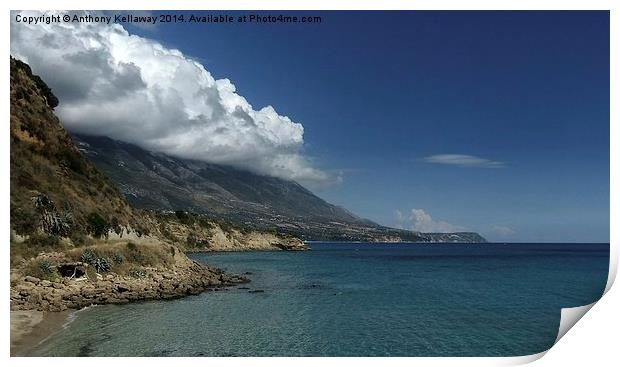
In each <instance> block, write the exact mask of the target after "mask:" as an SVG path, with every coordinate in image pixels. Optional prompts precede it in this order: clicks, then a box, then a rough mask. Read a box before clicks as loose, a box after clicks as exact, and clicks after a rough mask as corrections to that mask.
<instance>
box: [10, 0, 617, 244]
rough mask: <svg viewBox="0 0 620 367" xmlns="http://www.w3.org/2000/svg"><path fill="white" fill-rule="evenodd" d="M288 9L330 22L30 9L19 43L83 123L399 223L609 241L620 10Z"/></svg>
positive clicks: (529, 237) (62, 108) (16, 49)
mask: <svg viewBox="0 0 620 367" xmlns="http://www.w3.org/2000/svg"><path fill="white" fill-rule="evenodd" d="M196 13H197V12H183V13H181V12H178V13H176V14H177V15H178V14H184V15H185V16H188V15H189V14H196ZM279 13H280V12H275V14H279ZM157 14H158V13H155V15H157ZM204 14H217V13H215V12H206V13H204ZM226 14H231V15H233V16H238V15H241V14H248V12H241V13H239V12H226ZM265 14H274V12H268V13H265ZM285 14H288V15H295V14H296V15H313V16H314V15H319V16H321V18H322V21H321V22H320V23H312V24H239V23H233V24H158V25H155V26H135V25H131V24H125V25H123V27H122V28H121V27H119V26H107V25H98V24H94V25H92V24H91V25H82V24H78V25H73V24H72V25H65V26H64V27H62V28H59V27H58V25H49V26H42V25H36V26H35V25H25V24H23V23H20V24H16V23H15V21H13V23H12V29H11V53H12V54H13V55H14V56H18V57H21V58H24V59H26V61H27V62H29V63H30V64H31V66H33V69H34V71H35V73H39V74H41V75H42V77H43V78H44V79H45V80H46V81H47V82H48V84H50V86H51V87H52V89H53V90H54V91H55V93H57V94H59V98H60V101H61V104H60V105H59V107H58V108H57V113H58V114H59V115H60V117H61V119H62V120H63V123H65V126H66V127H67V128H69V129H70V130H75V131H79V132H87V133H96V134H105V135H108V136H111V137H114V138H117V139H120V140H126V141H129V142H132V143H136V144H138V145H141V146H143V147H145V148H147V149H151V150H158V151H163V152H166V153H169V154H173V155H178V156H182V157H188V158H195V159H203V160H209V161H213V162H216V163H222V164H231V165H236V166H239V167H241V168H246V169H249V170H253V171H255V172H258V173H260V174H267V175H273V176H276V177H281V178H285V179H293V180H296V181H298V182H300V183H302V184H303V185H305V186H307V187H309V188H310V189H312V190H313V191H314V192H315V193H317V194H318V195H319V196H320V197H322V198H324V199H326V200H327V201H329V202H331V203H334V204H337V205H342V206H344V207H346V208H347V209H349V210H351V211H353V212H354V213H356V214H358V215H360V216H362V217H365V218H368V219H371V220H373V221H376V222H378V223H380V224H383V225H388V226H393V227H399V228H405V229H414V230H421V231H476V232H479V233H481V234H482V235H483V236H485V237H486V238H487V239H489V240H492V241H500V242H502V241H505V242H508V241H511V242H514V241H524V242H537V241H540V242H608V241H609V15H608V13H607V12H523V11H520V12H475V11H468V12H314V11H313V12H296V13H285ZM13 19H14V17H13ZM67 66H70V67H67ZM84 75H89V76H90V77H89V78H84Z"/></svg>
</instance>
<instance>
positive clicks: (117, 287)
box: [11, 261, 249, 311]
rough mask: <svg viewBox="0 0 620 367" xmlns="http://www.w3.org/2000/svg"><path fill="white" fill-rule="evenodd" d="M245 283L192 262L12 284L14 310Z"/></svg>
mask: <svg viewBox="0 0 620 367" xmlns="http://www.w3.org/2000/svg"><path fill="white" fill-rule="evenodd" d="M246 282H249V280H248V279H247V278H245V277H242V276H238V275H228V274H225V273H223V272H222V271H221V270H219V269H216V268H211V267H207V266H204V265H201V264H199V263H196V262H193V261H190V262H189V264H187V266H185V267H182V268H175V269H172V270H167V269H148V270H146V271H144V272H143V273H141V274H137V275H134V276H120V275H117V274H113V273H110V274H106V275H101V274H97V275H96V276H95V277H94V278H93V279H89V278H88V277H80V278H75V277H63V278H59V279H56V280H54V281H50V280H42V279H39V278H36V277H32V276H25V277H21V278H19V279H15V280H14V281H13V282H12V284H11V310H39V311H63V310H66V309H80V308H83V307H86V306H90V305H95V304H99V305H100V304H123V303H128V302H133V301H145V300H155V299H171V298H178V297H183V296H187V295H195V294H199V293H201V292H203V291H208V290H219V289H222V287H226V286H231V285H235V284H239V283H246Z"/></svg>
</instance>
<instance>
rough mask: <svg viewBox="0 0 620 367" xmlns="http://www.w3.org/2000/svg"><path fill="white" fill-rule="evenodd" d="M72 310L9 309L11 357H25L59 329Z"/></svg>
mask: <svg viewBox="0 0 620 367" xmlns="http://www.w3.org/2000/svg"><path fill="white" fill-rule="evenodd" d="M71 312H72V311H61V312H43V311H30V310H28V311H11V357H26V356H29V355H30V353H31V352H32V351H33V350H34V348H35V347H36V346H37V345H39V343H41V342H42V341H43V340H45V339H46V338H48V337H49V336H51V335H53V334H54V333H55V332H57V331H58V330H60V329H61V328H62V327H63V325H64V324H65V323H66V322H67V321H68V319H69V315H70V314H71Z"/></svg>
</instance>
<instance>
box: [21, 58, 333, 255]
mask: <svg viewBox="0 0 620 367" xmlns="http://www.w3.org/2000/svg"><path fill="white" fill-rule="evenodd" d="M57 104H58V99H56V97H55V96H54V95H53V93H52V91H51V89H50V88H49V87H48V86H47V85H46V84H45V82H43V80H41V78H39V77H38V76H37V75H34V74H33V73H32V70H31V69H30V67H29V66H28V65H27V64H25V63H23V62H22V61H20V60H17V59H13V58H11V119H10V137H11V163H10V164H11V166H10V167H11V175H10V180H11V200H10V210H11V230H12V234H14V235H15V236H12V237H11V244H12V250H14V251H12V253H14V254H17V253H20V254H21V255H26V254H30V253H37V251H38V250H41V251H43V252H45V251H48V250H66V249H67V248H75V247H78V246H83V245H86V244H89V243H90V244H93V243H96V242H101V243H102V244H105V243H107V242H110V240H111V237H116V239H117V240H118V239H119V237H123V236H124V238H128V237H132V236H134V237H143V235H146V236H145V237H149V239H148V241H150V242H153V243H164V242H167V243H169V244H174V245H175V246H178V247H180V248H181V249H183V250H191V251H196V250H201V251H203V250H228V251H230V250H249V249H253V250H274V249H284V250H300V249H305V248H306V246H305V245H303V243H301V241H300V240H299V239H296V238H293V237H291V236H281V235H278V234H277V233H275V234H274V233H272V232H268V233H259V232H257V231H251V230H246V229H243V231H242V230H240V228H236V227H233V226H230V224H229V223H224V222H217V221H209V220H208V218H202V217H197V216H193V215H187V214H184V213H167V214H166V213H161V212H151V211H145V210H143V209H141V208H135V207H133V206H132V205H131V203H129V202H128V201H127V200H126V199H125V195H123V193H121V191H119V190H118V188H117V185H116V183H115V182H114V181H111V180H109V179H108V178H107V177H106V175H105V174H104V173H102V172H101V170H100V169H99V168H97V167H96V166H95V165H93V163H92V162H91V161H90V160H89V159H88V157H86V156H85V155H84V154H82V152H80V150H79V149H78V148H77V147H76V145H75V142H74V140H73V138H72V137H71V136H70V135H69V134H68V133H67V131H66V130H65V129H64V128H63V127H62V125H61V123H60V121H59V120H58V118H57V117H56V115H55V114H54V111H53V108H54V107H55V106H56V105H57ZM116 178H117V179H118V177H116ZM166 188H167V187H164V189H166ZM301 194H303V192H302V193H301ZM130 197H133V196H130ZM179 199H181V198H179ZM178 204H179V205H183V206H186V205H187V202H186V201H180V202H178ZM142 207H147V208H148V206H144V205H142ZM151 207H152V208H154V206H151ZM335 212H337V210H335ZM342 215H344V214H342ZM14 239H15V241H13V240H14ZM61 239H63V241H65V240H64V239H66V241H65V242H66V243H65V244H66V245H67V246H63V245H62V244H61V243H60V242H61ZM134 240H138V239H135V238H134ZM139 240H144V239H142V238H139ZM35 242H36V243H35ZM40 244H53V245H54V246H52V248H41V246H39V245H40ZM13 245H15V246H13ZM56 245H58V246H56ZM43 247H45V246H43ZM48 247H49V246H48ZM13 259H15V260H17V259H18V257H17V256H15V257H13V256H12V260H13Z"/></svg>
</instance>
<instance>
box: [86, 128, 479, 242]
mask: <svg viewBox="0 0 620 367" xmlns="http://www.w3.org/2000/svg"><path fill="white" fill-rule="evenodd" d="M74 138H75V140H76V143H77V145H78V146H79V148H80V150H81V151H82V152H83V153H84V154H85V155H86V156H87V157H88V158H89V159H90V160H91V161H93V162H94V163H95V164H96V165H97V167H98V168H99V169H101V170H102V171H103V172H105V173H106V175H107V176H108V177H110V178H111V179H112V180H113V181H115V182H116V184H117V185H118V187H119V188H120V190H121V191H122V192H123V193H124V194H125V197H126V198H127V200H128V201H129V202H131V203H132V204H134V205H135V206H137V207H142V208H148V209H155V210H185V211H191V212H196V213H202V214H206V215H208V216H210V217H213V218H223V219H226V220H229V221H232V222H234V223H238V224H240V225H243V226H245V227H249V228H253V229H259V230H277V231H278V232H281V233H288V234H291V235H294V236H298V237H300V238H304V239H307V240H339V241H422V242H427V241H432V242H484V238H482V237H480V236H479V235H478V234H476V233H454V234H443V233H438V234H424V233H418V232H412V231H406V230H398V229H393V228H388V227H383V226H380V225H378V224H376V223H373V222H371V221H369V220H365V219H362V218H359V217H357V216H355V215H354V214H352V213H350V212H349V211H347V210H346V209H343V208H340V207H337V206H335V205H332V204H329V203H327V202H326V201H324V200H323V199H321V198H319V197H317V196H316V195H314V194H313V193H312V192H310V191H308V190H307V189H305V188H304V187H302V186H301V185H299V184H297V183H296V182H293V181H286V180H283V179H279V178H274V177H268V176H261V175H257V174H254V173H251V172H247V171H241V170H238V169H235V168H232V167H228V166H222V165H217V164H211V163H206V162H199V161H195V160H188V159H181V158H175V157H171V156H168V155H165V154H162V153H153V152H149V151H146V150H144V149H142V148H139V147H137V146H135V145H132V144H128V143H124V142H120V141H115V140H112V139H110V138H107V137H98V136H88V135H77V134H76V135H74Z"/></svg>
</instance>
